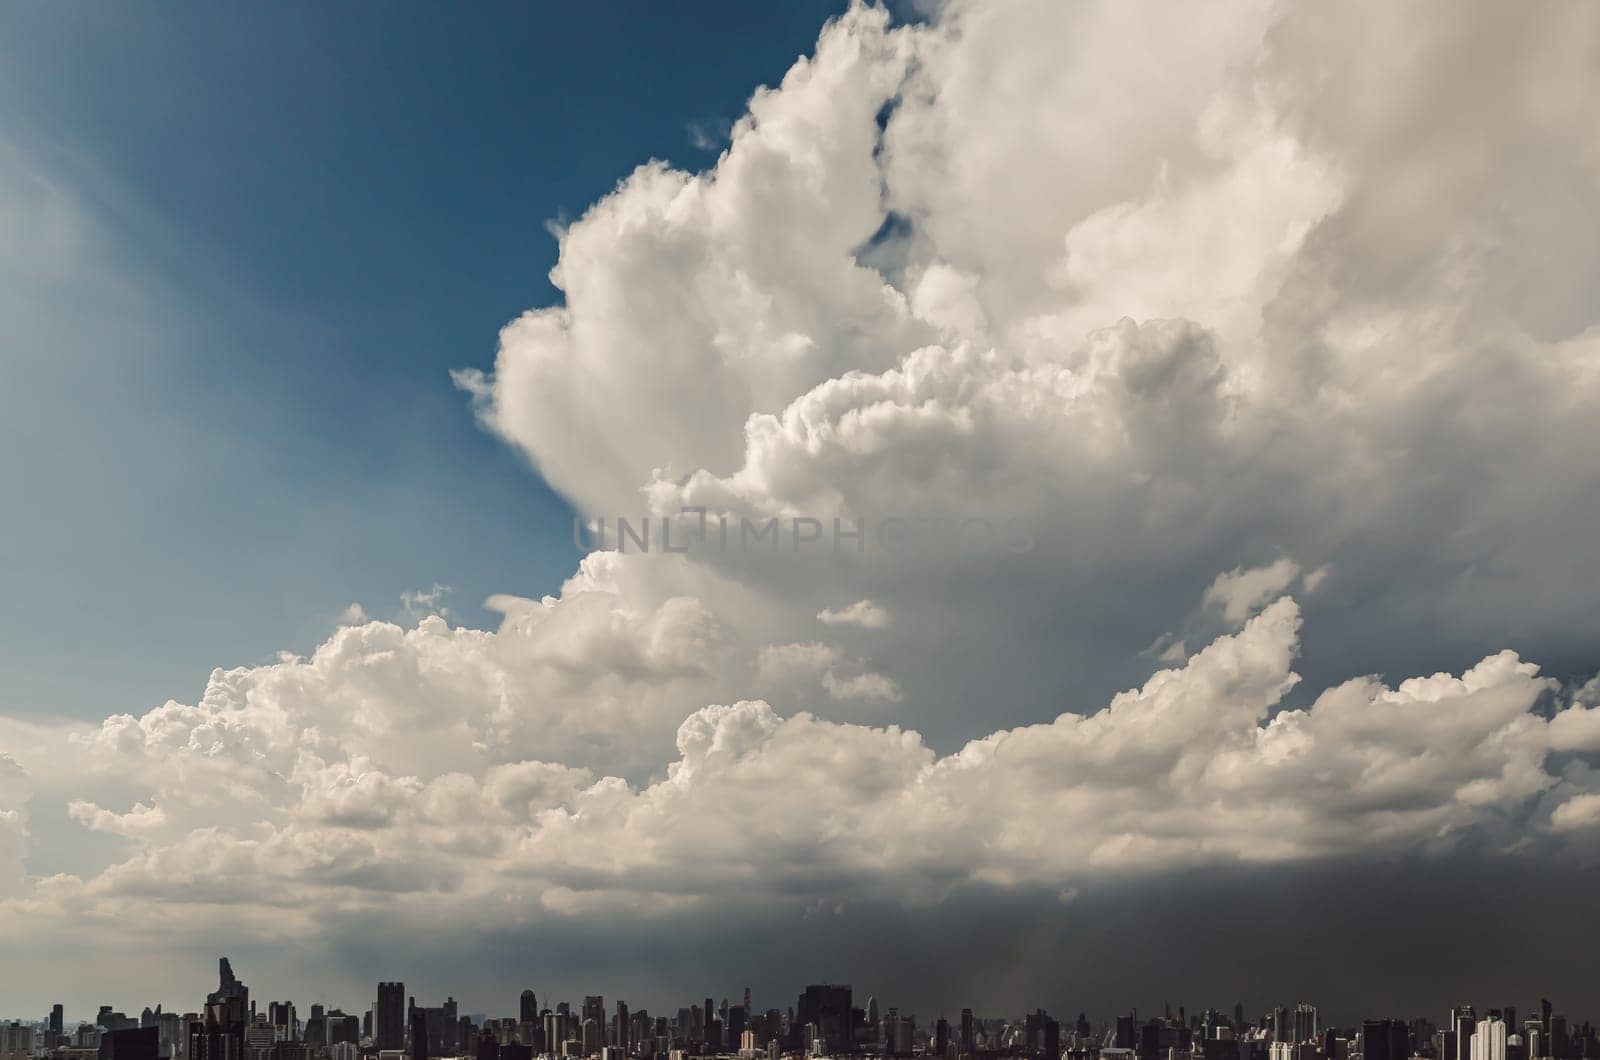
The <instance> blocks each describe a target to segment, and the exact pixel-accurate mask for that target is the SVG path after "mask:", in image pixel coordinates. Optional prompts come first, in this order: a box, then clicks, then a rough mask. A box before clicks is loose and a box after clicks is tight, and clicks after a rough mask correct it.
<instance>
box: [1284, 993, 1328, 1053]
mask: <svg viewBox="0 0 1600 1060" xmlns="http://www.w3.org/2000/svg"><path fill="white" fill-rule="evenodd" d="M1291 1019H1292V1021H1293V1024H1294V1033H1293V1036H1292V1040H1293V1042H1294V1043H1295V1044H1296V1045H1299V1044H1300V1043H1301V1042H1314V1041H1316V1040H1317V1035H1318V1034H1319V1033H1320V1032H1321V1027H1320V1026H1319V1025H1318V1023H1317V1006H1315V1005H1313V1004H1311V1003H1310V1002H1308V1001H1302V1002H1300V1004H1298V1005H1296V1006H1295V1007H1294V1014H1293V1015H1292V1017H1291Z"/></svg>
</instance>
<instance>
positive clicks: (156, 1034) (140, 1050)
mask: <svg viewBox="0 0 1600 1060" xmlns="http://www.w3.org/2000/svg"><path fill="white" fill-rule="evenodd" d="M160 1056H161V1032H160V1031H159V1030H157V1029H156V1027H155V1026H154V1025H153V1024H152V1025H151V1026H149V1027H138V1028H131V1029H128V1030H120V1031H107V1032H106V1033H104V1034H102V1035H101V1036H100V1060H159V1058H160Z"/></svg>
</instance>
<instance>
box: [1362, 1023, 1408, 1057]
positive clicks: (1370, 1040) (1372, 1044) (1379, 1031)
mask: <svg viewBox="0 0 1600 1060" xmlns="http://www.w3.org/2000/svg"><path fill="white" fill-rule="evenodd" d="M1361 1054H1362V1057H1363V1060H1410V1056H1411V1032H1410V1031H1409V1030H1408V1029H1407V1028H1406V1025H1405V1021H1404V1020H1396V1019H1381V1020H1367V1021H1365V1022H1364V1023H1362V1024H1361Z"/></svg>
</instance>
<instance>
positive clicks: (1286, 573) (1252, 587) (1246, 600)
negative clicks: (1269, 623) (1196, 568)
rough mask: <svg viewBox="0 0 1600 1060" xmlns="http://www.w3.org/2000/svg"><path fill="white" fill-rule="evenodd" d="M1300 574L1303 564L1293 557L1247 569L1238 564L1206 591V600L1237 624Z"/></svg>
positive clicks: (1223, 615)
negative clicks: (1296, 561)
mask: <svg viewBox="0 0 1600 1060" xmlns="http://www.w3.org/2000/svg"><path fill="white" fill-rule="evenodd" d="M1299 573H1300V565H1299V564H1297V563H1295V561H1294V560H1292V559H1287V558H1279V559H1277V560H1274V561H1273V562H1272V563H1271V564H1269V565H1268V566H1265V567H1252V568H1250V569H1249V570H1246V569H1244V568H1241V567H1235V568H1234V569H1233V570H1231V571H1228V572H1227V573H1226V574H1219V575H1217V580H1216V581H1214V582H1212V583H1211V587H1210V588H1208V589H1207V590H1206V595H1205V602H1206V603H1207V604H1215V605H1217V606H1219V607H1221V608H1222V617H1224V618H1226V619H1227V620H1228V621H1229V622H1231V623H1234V624H1235V625H1237V624H1238V623H1240V622H1243V621H1244V620H1245V617H1246V616H1248V615H1249V614H1250V612H1252V611H1254V610H1255V609H1256V608H1257V607H1260V606H1261V604H1262V603H1264V602H1266V601H1267V600H1270V599H1272V598H1273V597H1274V596H1277V595H1278V594H1279V593H1281V592H1283V591H1284V590H1285V589H1287V588H1288V587H1289V585H1290V583H1291V582H1293V581H1294V579H1295V577H1296V576H1297V575H1298V574H1299Z"/></svg>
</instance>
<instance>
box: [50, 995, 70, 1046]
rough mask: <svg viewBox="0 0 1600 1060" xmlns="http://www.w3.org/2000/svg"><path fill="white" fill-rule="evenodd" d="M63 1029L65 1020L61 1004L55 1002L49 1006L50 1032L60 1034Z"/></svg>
mask: <svg viewBox="0 0 1600 1060" xmlns="http://www.w3.org/2000/svg"><path fill="white" fill-rule="evenodd" d="M65 1028H66V1018H65V1015H64V1013H63V1010H62V1008H61V1003H60V1002H57V1003H56V1004H54V1005H51V1006H50V1030H51V1032H52V1033H54V1034H60V1033H61V1032H62V1031H63V1030H64V1029H65ZM52 1048H53V1046H52Z"/></svg>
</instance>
